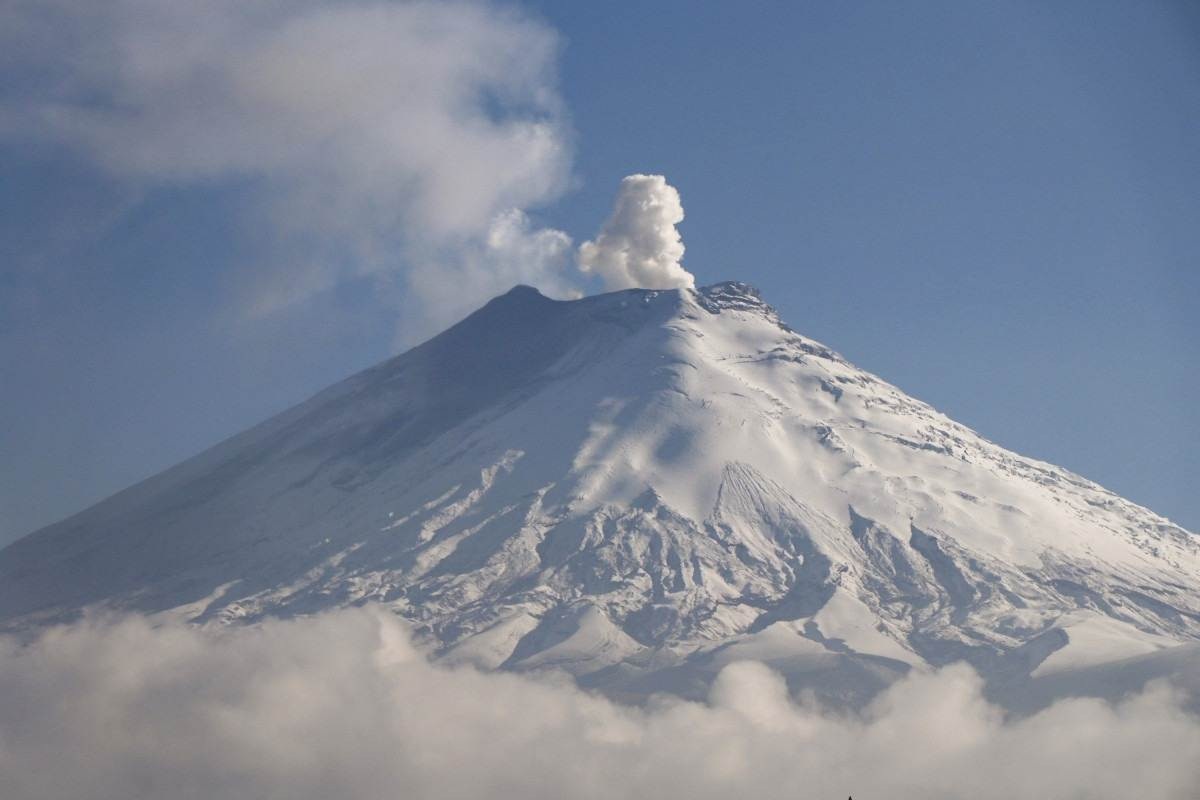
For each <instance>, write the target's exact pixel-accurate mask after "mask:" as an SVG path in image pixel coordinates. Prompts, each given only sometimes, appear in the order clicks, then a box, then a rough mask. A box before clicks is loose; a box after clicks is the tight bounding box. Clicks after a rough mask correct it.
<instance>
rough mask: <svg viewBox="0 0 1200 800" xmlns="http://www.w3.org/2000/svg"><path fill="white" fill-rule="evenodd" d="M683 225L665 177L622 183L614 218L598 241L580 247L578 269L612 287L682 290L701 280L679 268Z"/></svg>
mask: <svg viewBox="0 0 1200 800" xmlns="http://www.w3.org/2000/svg"><path fill="white" fill-rule="evenodd" d="M682 221H683V204H682V203H681V202H680V200H679V192H678V191H676V190H675V187H673V186H671V185H670V184H668V183H667V181H666V178H664V177H663V176H662V175H630V176H628V177H627V178H625V179H623V180H622V181H621V188H620V190H619V191H618V193H617V202H616V204H615V206H614V207H613V213H612V216H611V217H609V219H608V221H607V222H606V223H604V227H603V228H602V229H601V231H600V234H599V235H598V236H597V237H596V238H595V240H593V241H590V242H584V243H583V244H582V245H581V246H580V248H579V268H580V269H581V270H583V271H584V272H585V273H594V274H596V275H599V276H600V278H601V279H603V281H604V283H605V285H606V286H608V287H609V288H611V289H631V288H643V289H677V288H683V287H689V288H690V287H692V286H695V284H696V279H695V278H694V277H693V276H692V274H691V273H690V272H688V271H687V270H685V269H684V268H683V266H682V265H680V263H679V262H680V260H681V259H682V258H683V249H684V248H683V240H682V239H681V238H680V236H679V231H678V229H676V227H675V226H676V225H678V224H679V223H680V222H682Z"/></svg>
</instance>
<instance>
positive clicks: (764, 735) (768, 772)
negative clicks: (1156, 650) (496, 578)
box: [0, 609, 1200, 800]
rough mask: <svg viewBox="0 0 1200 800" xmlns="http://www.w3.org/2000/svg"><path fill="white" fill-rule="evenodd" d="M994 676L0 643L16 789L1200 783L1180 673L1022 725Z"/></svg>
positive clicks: (361, 622) (331, 630)
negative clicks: (640, 702) (632, 675)
mask: <svg viewBox="0 0 1200 800" xmlns="http://www.w3.org/2000/svg"><path fill="white" fill-rule="evenodd" d="M980 689H981V686H980V681H979V679H978V678H977V677H976V676H975V675H974V674H973V673H972V672H971V671H970V670H969V669H967V668H965V667H951V668H948V669H944V670H942V671H940V672H938V673H936V674H932V675H920V676H915V677H912V678H909V679H907V680H905V681H903V682H901V683H899V684H897V685H896V686H894V687H893V688H892V689H891V690H889V691H888V692H887V693H886V694H884V695H883V696H882V697H880V698H879V699H878V701H877V702H876V703H875V704H874V705H873V706H871V707H870V708H869V709H868V710H867V711H866V713H865V715H863V716H850V715H843V714H839V713H832V712H822V711H820V710H819V709H816V708H813V707H811V706H808V705H804V704H798V703H796V702H795V701H794V700H793V699H791V698H789V697H788V694H787V690H786V688H785V685H784V683H783V681H782V680H781V679H780V678H779V676H777V675H776V674H774V673H772V672H771V671H770V670H768V669H767V668H765V667H763V666H762V665H760V664H756V663H748V662H747V663H739V664H734V665H731V666H729V667H727V668H726V669H725V670H724V671H723V672H722V673H721V674H720V676H719V677H718V679H717V681H716V683H715V685H714V686H713V689H712V692H711V697H710V700H709V702H708V703H707V704H697V703H689V702H683V701H679V700H672V699H669V698H660V699H656V700H653V701H652V702H651V703H649V704H648V705H647V706H646V707H645V708H630V707H624V706H619V705H615V704H613V703H611V702H609V701H607V700H604V699H601V698H598V697H595V696H593V695H590V694H587V693H584V692H582V691H579V690H577V689H575V688H573V687H572V686H570V685H568V684H566V683H564V682H562V681H557V682H553V681H541V680H535V679H532V678H527V677H520V676H516V675H511V674H485V673H480V672H477V671H475V670H473V669H466V668H455V669H450V668H446V667H442V666H438V665H434V664H430V663H429V662H427V661H426V660H425V659H424V658H423V657H422V656H421V655H420V654H419V653H418V652H417V650H416V649H414V647H413V646H412V645H411V644H410V643H409V639H408V637H407V636H406V633H405V629H404V627H403V626H402V625H401V623H400V622H398V621H397V620H396V618H394V617H392V616H391V615H390V614H387V613H386V612H383V611H381V610H372V609H366V610H363V609H355V610H347V611H339V612H332V613H327V614H323V615H320V616H317V617H314V618H310V619H301V620H293V621H270V622H267V623H265V624H263V625H262V626H261V627H258V628H239V629H235V630H226V631H220V632H212V631H207V632H206V631H202V630H199V629H196V628H189V627H185V626H182V625H177V624H167V625H158V626H156V625H155V624H152V623H151V622H150V621H149V620H147V619H145V618H140V617H131V618H126V619H121V620H116V621H109V622H103V623H97V622H85V623H81V624H77V625H74V626H70V627H66V628H59V629H55V630H52V631H51V632H49V633H47V634H46V635H44V636H43V637H42V638H41V639H40V640H39V641H37V642H36V643H34V644H32V645H29V646H25V647H21V646H19V645H18V644H17V643H16V642H15V641H12V640H0V796H2V797H5V798H9V799H10V800H32V799H33V798H55V800H72V798H88V799H89V800H101V799H103V798H114V799H115V798H122V800H127V799H128V798H164V797H169V798H173V799H179V798H206V799H212V798H245V797H287V798H293V799H300V800H303V798H314V799H315V798H321V799H322V800H326V799H327V798H330V797H338V798H346V799H347V800H354V799H355V798H379V797H406V798H413V799H414V800H417V799H419V798H429V799H430V800H433V799H434V798H439V799H440V798H447V797H455V798H546V799H547V800H549V799H550V798H555V799H556V800H570V799H572V798H578V799H579V800H600V798H603V799H604V800H614V799H616V798H629V799H630V800H632V799H633V798H644V797H660V798H665V799H667V800H670V799H671V798H678V800H685V798H686V800H704V798H713V799H714V800H717V799H718V798H719V799H720V800H727V798H729V797H742V796H758V797H764V798H781V799H782V798H787V799H788V800H795V799H796V798H841V797H845V796H847V795H849V794H851V793H853V795H854V796H855V797H857V798H860V800H863V799H864V798H865V799H866V800H871V799H872V798H888V800H907V799H909V798H911V799H912V800H917V798H920V799H921V800H929V799H930V798H961V797H970V798H972V799H973V800H989V799H990V798H996V800H999V799H1000V798H1004V799H1005V800H1009V798H1012V797H1038V798H1045V799H1047V800H1049V799H1051V798H1084V797H1086V798H1114V800H1115V799H1116V798H1122V800H1124V798H1129V797H1139V798H1147V799H1148V800H1154V799H1155V798H1164V800H1165V798H1172V800H1174V798H1178V797H1184V796H1191V795H1193V794H1194V793H1195V789H1196V786H1197V783H1198V782H1200V721H1198V720H1197V719H1196V718H1194V717H1190V716H1188V715H1187V714H1185V713H1184V712H1182V711H1180V710H1179V708H1178V706H1177V704H1176V702H1175V698H1174V697H1173V696H1172V694H1171V693H1170V692H1169V691H1168V690H1167V689H1165V688H1164V687H1159V688H1155V689H1151V690H1150V691H1148V692H1147V693H1145V694H1142V695H1140V696H1138V697H1134V698H1132V699H1130V700H1128V701H1127V702H1125V703H1123V704H1121V705H1118V706H1115V707H1114V706H1110V705H1106V704H1104V703H1102V702H1100V701H1092V700H1070V701H1063V702H1060V703H1058V704H1056V705H1054V706H1052V707H1051V708H1049V709H1047V710H1045V711H1043V712H1041V713H1039V714H1037V715H1035V716H1032V717H1028V718H1025V719H1022V720H1017V721H1005V720H1004V719H1003V717H1002V715H1001V714H1000V712H999V711H998V710H997V709H996V708H994V707H992V706H990V705H988V704H987V703H986V702H985V701H984V700H983V699H982V696H981V693H980Z"/></svg>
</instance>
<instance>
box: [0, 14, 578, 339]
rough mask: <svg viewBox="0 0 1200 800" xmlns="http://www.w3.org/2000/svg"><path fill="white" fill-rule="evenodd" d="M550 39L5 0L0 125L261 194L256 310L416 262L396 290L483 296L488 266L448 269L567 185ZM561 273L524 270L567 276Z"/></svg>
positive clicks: (116, 172) (451, 28)
mask: <svg viewBox="0 0 1200 800" xmlns="http://www.w3.org/2000/svg"><path fill="white" fill-rule="evenodd" d="M559 47H560V43H559V39H558V36H557V35H556V33H555V32H554V31H553V30H552V29H550V28H549V27H548V26H546V25H545V24H543V23H541V22H538V21H536V20H534V19H532V18H530V17H529V16H527V15H523V14H521V13H519V12H518V11H517V10H515V9H513V8H511V7H509V6H503V7H501V6H497V5H493V4H489V3H487V2H422V1H421V0H417V1H415V2H387V1H384V0H255V2H244V0H206V2H192V1H191V0H111V2H104V3H78V2H74V1H73V0H5V2H3V3H2V4H0V68H2V69H3V70H4V71H5V73H6V75H7V76H8V80H7V81H6V84H5V86H4V87H3V88H2V89H0V136H4V137H5V138H7V139H9V140H10V141H12V140H17V141H34V142H38V143H40V145H43V146H44V145H45V144H47V143H50V144H54V145H57V146H61V147H64V148H67V149H69V150H70V151H72V152H74V153H76V154H77V155H79V156H81V157H82V158H84V159H85V160H87V161H89V162H90V163H91V164H93V165H94V166H95V167H96V168H97V169H100V170H103V171H105V172H106V173H107V174H109V175H111V176H112V177H113V178H114V179H116V180H118V181H124V182H128V183H136V184H139V185H142V186H147V187H151V188H153V187H158V186H171V187H191V186H198V185H212V184H214V183H216V184H221V183H228V184H229V185H230V186H236V187H237V188H238V191H239V192H241V193H243V196H246V195H249V196H252V197H253V198H255V202H254V203H253V204H252V207H253V209H254V211H253V212H252V213H249V214H248V216H247V218H246V227H247V229H248V230H251V231H252V237H253V238H254V239H255V241H256V242H258V243H259V244H260V245H261V246H262V248H263V249H264V250H266V251H268V253H267V257H265V258H263V259H262V260H263V261H264V262H266V264H265V266H260V267H259V268H258V269H257V270H256V274H255V275H253V276H249V277H247V278H246V279H245V280H244V281H242V283H243V284H244V285H245V286H247V287H250V288H252V289H253V294H254V296H252V297H250V298H248V301H247V305H248V307H249V308H250V309H251V310H252V311H254V312H256V313H266V312H270V311H274V310H278V309H280V308H282V307H286V306H288V305H294V304H296V303H299V302H303V301H304V300H306V299H308V298H310V297H311V296H312V295H313V294H315V293H319V292H322V291H325V290H327V289H329V288H331V287H332V286H334V285H336V284H337V283H339V282H340V281H344V280H348V279H356V278H363V277H367V278H372V277H374V278H377V279H379V281H380V283H381V285H385V286H386V285H390V284H394V283H396V282H397V279H398V278H399V280H400V282H401V283H403V281H404V279H405V277H406V276H407V275H409V274H411V273H410V272H409V270H410V269H413V268H417V269H420V270H422V271H423V273H424V274H422V276H421V277H420V279H419V280H417V281H415V283H414V286H412V287H409V288H410V291H416V292H417V293H418V294H419V295H420V294H421V293H428V292H429V288H428V287H430V286H431V285H433V282H431V281H430V280H429V276H428V273H430V272H433V271H436V269H437V268H439V267H445V268H446V269H447V270H448V271H449V272H450V273H451V274H448V275H447V278H446V280H445V281H444V283H447V284H451V285H453V288H454V292H455V297H456V298H463V297H467V298H469V299H470V301H471V303H473V304H478V303H479V302H481V301H482V300H484V299H486V298H487V297H489V296H490V295H489V293H490V292H492V284H494V281H493V282H481V283H474V282H472V281H469V280H468V281H464V280H462V278H463V277H464V276H463V275H462V274H456V273H455V271H456V270H458V271H465V272H466V273H467V277H470V276H472V275H475V274H481V273H480V269H482V268H483V267H486V265H482V264H480V265H475V264H472V263H468V262H470V260H471V259H473V258H475V257H476V255H477V254H478V253H479V252H480V251H481V250H486V251H488V252H489V253H492V252H493V251H495V250H496V245H495V244H494V243H493V242H491V241H490V239H489V237H490V236H491V233H490V232H491V231H492V230H494V226H495V225H496V224H499V225H501V226H503V225H505V224H507V223H506V222H505V220H507V219H509V218H510V216H511V214H513V213H514V211H513V210H514V209H526V208H530V207H536V206H538V205H540V204H544V203H547V202H549V201H551V200H553V199H554V198H555V197H557V196H558V195H559V194H560V193H561V191H562V190H563V189H564V188H565V187H566V185H567V182H568V179H569V175H570V161H571V152H570V150H571V148H570V146H569V141H570V131H569V126H568V124H567V123H566V120H565V115H564V112H563V108H562V103H561V99H560V97H559V95H558V92H557V77H556V60H557V55H558V51H559ZM497 220H500V222H499V223H497V222H496V221H497ZM520 246H521V247H523V246H524V244H521V245H520ZM565 266H566V263H565V260H563V259H551V260H549V261H541V262H536V263H535V264H533V265H532V266H531V267H530V269H529V270H528V271H529V272H533V273H535V274H533V275H531V276H527V277H529V278H530V279H531V280H541V279H544V280H545V281H546V282H547V283H551V284H554V283H561V282H563V281H564V280H565V278H564V277H563V275H562V274H560V272H562V271H563V270H564V269H565ZM538 270H541V272H538ZM442 288H443V287H441V286H438V287H437V291H435V292H433V293H432V294H426V295H425V296H423V297H418V298H416V300H418V301H419V302H420V303H421V304H423V305H424V306H425V309H424V311H425V314H426V315H427V316H428V317H429V318H430V319H432V320H434V321H435V322H437V323H439V324H440V323H443V322H446V321H448V316H449V315H450V314H452V313H456V312H454V311H452V310H451V309H444V308H439V307H437V306H436V303H437V302H438V298H439V297H441V296H442V291H441V290H442ZM506 288H507V287H506ZM395 294H396V295H398V294H399V293H395ZM395 299H396V298H395V297H390V298H389V300H395Z"/></svg>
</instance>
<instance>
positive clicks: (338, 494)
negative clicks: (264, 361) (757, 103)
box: [0, 283, 1200, 702]
mask: <svg viewBox="0 0 1200 800" xmlns="http://www.w3.org/2000/svg"><path fill="white" fill-rule="evenodd" d="M366 601H375V602H379V603H384V604H386V605H388V606H390V607H391V608H393V609H394V610H395V611H396V612H397V613H399V614H401V615H403V616H404V617H406V618H408V619H410V620H412V621H413V623H414V624H415V626H416V627H417V629H418V630H419V631H421V632H422V634H423V635H424V636H425V638H426V641H427V642H428V643H429V645H430V646H431V647H432V648H434V649H435V650H436V652H437V653H438V654H439V655H440V657H442V658H444V659H446V660H449V661H460V662H471V663H475V664H478V665H482V666H484V667H488V668H498V667H504V668H512V669H563V670H567V671H569V672H571V673H572V674H574V675H575V676H576V677H577V678H578V679H579V680H580V682H581V683H583V684H584V685H590V686H597V687H601V688H604V689H606V690H608V691H611V692H614V693H618V694H620V693H629V694H631V695H641V694H644V693H646V692H649V691H654V690H661V689H666V690H670V691H676V692H680V693H684V694H690V693H694V692H697V691H700V690H701V689H702V688H703V686H704V685H705V683H706V681H707V679H708V678H709V677H710V676H711V675H712V674H714V673H715V672H716V670H718V669H719V668H720V666H721V665H723V664H724V663H728V662H729V661H731V660H736V659H739V658H757V659H760V660H764V661H766V662H768V663H770V664H772V665H773V666H775V667H777V668H779V669H781V670H783V671H784V672H785V673H786V674H787V675H788V676H789V679H790V681H791V682H792V684H793V686H794V687H797V688H799V687H809V688H813V689H815V690H816V691H818V692H819V693H821V694H823V695H824V696H826V697H829V698H832V699H835V700H842V701H847V702H857V701H858V700H861V699H862V698H863V697H865V696H868V695H869V694H870V693H871V692H873V691H874V690H876V689H878V688H879V687H881V686H884V685H886V684H887V683H889V682H890V681H891V680H894V679H895V678H896V677H897V676H898V675H901V674H903V673H904V672H905V671H907V670H909V669H912V668H917V669H924V668H927V667H930V666H938V665H941V664H945V663H949V662H951V661H956V660H963V659H965V660H967V661H969V662H970V663H972V664H973V665H975V666H976V667H977V668H978V669H980V671H981V672H983V673H984V675H985V676H986V677H987V678H988V679H989V681H990V683H991V686H992V687H993V691H994V692H995V693H996V694H997V695H998V696H999V695H1003V694H1004V693H1005V692H1006V691H1007V692H1009V693H1010V694H1011V693H1013V692H1017V694H1019V690H1018V689H1015V688H1014V687H1020V686H1023V685H1027V684H1030V683H1031V682H1038V681H1040V683H1039V684H1038V685H1041V686H1051V685H1057V684H1056V683H1055V682H1056V681H1057V682H1058V684H1064V685H1066V684H1070V680H1069V678H1066V677H1064V676H1070V675H1073V674H1084V673H1087V674H1094V673H1096V670H1098V669H1102V668H1105V667H1106V666H1107V665H1112V664H1120V663H1137V664H1146V663H1149V662H1148V661H1147V659H1149V660H1150V662H1154V663H1158V662H1159V661H1162V660H1163V659H1166V660H1167V662H1171V663H1174V662H1173V661H1171V659H1174V660H1175V661H1180V660H1182V661H1185V662H1186V661H1187V659H1181V658H1180V657H1178V656H1177V655H1176V654H1177V653H1194V646H1193V647H1189V645H1190V643H1194V642H1196V641H1197V640H1200V538H1198V537H1196V536H1195V535H1193V534H1191V533H1189V532H1187V531H1185V530H1183V529H1181V528H1179V527H1178V526H1175V525H1173V524H1171V523H1170V522H1169V521H1167V520H1166V519H1163V518H1162V517H1159V516H1157V515H1155V514H1153V513H1151V512H1150V511H1147V510H1146V509H1143V508H1141V507H1139V506H1136V505H1134V504H1133V503H1130V502H1127V501H1125V500H1123V499H1121V498H1120V497H1117V496H1115V495H1113V494H1112V493H1110V492H1107V491H1105V490H1104V489H1102V488H1101V487H1099V486H1097V485H1095V484H1093V483H1090V482H1089V481H1086V480H1084V479H1082V478H1080V477H1078V476H1076V475H1073V474H1071V473H1069V472H1067V471H1065V470H1062V469H1059V468H1057V467H1054V466H1051V465H1049V464H1045V463H1041V462H1038V461H1034V460H1031V459H1027V458H1022V457H1021V456H1018V455H1015V454H1013V453H1011V452H1009V451H1006V450H1004V449H1002V448H1000V447H998V446H996V445H994V444H992V443H990V442H988V441H986V440H985V439H983V438H981V437H980V436H979V435H978V434H976V433H974V432H973V431H971V430H969V429H967V428H965V427H963V426H961V425H959V424H957V423H955V422H953V421H951V420H950V419H948V418H946V417H945V416H943V415H941V414H939V413H938V412H936V411H934V410H933V409H932V408H930V407H929V406H927V405H925V404H924V403H921V402H919V401H917V400H914V399H913V398H911V397H909V396H907V395H905V394H904V393H903V392H901V391H899V390H898V389H896V388H895V387H893V386H890V385H889V384H887V383H885V382H884V381H882V380H880V379H878V378H876V377H874V376H872V375H870V374H867V373H865V372H863V371H862V370H859V369H857V368H855V367H854V366H852V365H851V364H849V363H847V362H846V361H845V360H843V359H842V358H841V357H840V356H838V355H837V354H836V353H834V352H833V351H831V350H829V349H828V348H826V347H824V346H823V345H821V344H818V343H816V342H814V341H812V340H809V339H807V338H805V337H803V336H801V335H799V334H797V333H795V332H793V331H791V330H790V329H789V328H787V327H786V326H784V325H783V324H782V323H781V322H780V321H779V319H778V318H777V316H776V314H775V312H774V311H773V310H772V309H771V308H770V307H769V306H767V305H766V304H765V303H764V302H763V301H762V300H761V299H760V298H759V296H758V294H757V292H756V291H755V290H753V289H752V288H751V287H748V286H746V285H744V284H736V283H727V284H718V285H716V286H712V287H708V288H706V289H701V290H699V291H692V290H672V291H661V292H654V291H644V290H631V291H624V292H616V293H612V294H606V295H600V296H597V297H591V298H586V299H583V300H578V301H572V302H558V301H552V300H549V299H547V298H545V297H543V296H542V295H540V294H538V293H537V292H536V291H535V290H533V289H529V288H527V287H518V288H516V289H514V290H512V291H511V292H509V293H508V294H506V295H504V296H502V297H499V298H497V299H496V300H493V301H492V302H491V303H489V304H488V305H487V306H485V307H484V308H483V309H481V310H480V311H478V312H476V313H475V314H474V315H472V316H471V317H468V318H467V319H466V320H464V321H463V322H461V323H460V324H458V325H457V326H455V327H453V328H451V329H450V330H448V331H446V332H445V333H443V334H441V335H440V336H438V337H436V338H434V339H432V340H431V341H429V342H427V343H425V344H424V345H421V346H420V347H417V348H415V349H414V350H412V351H410V352H408V353H405V354H404V355H401V356H399V357H397V358H395V359H392V360H390V361H388V362H386V363H384V364H382V365H380V366H378V367H375V368H373V369H371V370H368V371H366V372H364V373H362V374H360V375H357V376H355V377H353V378H351V379H349V380H347V381H345V382H343V383H341V384H338V385H337V386H334V387H332V388H331V389H328V390H326V391H325V392H323V393H321V394H319V395H317V396H316V397H314V398H313V399H311V400H309V401H308V402H306V403H304V404H302V405H300V406H298V407H296V408H294V409H292V410H290V411H288V412H286V413H284V414H282V415H280V416H278V417H276V418H274V419H272V420H269V421H268V422H266V423H264V424H262V425H260V426H258V427H256V428H254V429H252V430H250V431H248V432H246V433H244V434H242V435H240V436H238V437H235V438H233V439H231V440H229V441H227V442H225V443H223V444H221V445H219V446H217V447H215V448H213V449H212V450H209V451H207V452H205V453H203V454H201V455H200V456H197V457H196V458H194V459H191V460H189V461H187V462H185V463H183V464H181V465H179V466H177V467H175V468H173V469H171V470H168V471H167V472H164V473H162V474H161V475H159V476H157V477H155V478H152V479H150V480H148V481H146V482H144V483H142V484H139V485H137V486H135V487H133V488H131V489H129V490H127V491H125V492H122V493H120V494H118V495H116V496H114V497H112V498H110V499H109V500H106V501H104V502H103V503H100V504H98V505H96V506H94V507H93V508H91V509H89V510H87V511H85V512H83V513H81V514H79V515H77V516H75V517H72V518H70V519H68V520H66V521H64V522H61V523H59V524H57V525H53V526H51V527H49V528H46V529H44V530H42V531H39V532H37V533H35V534H33V535H31V536H29V537H27V538H25V539H23V540H21V541H19V542H17V543H15V544H13V545H11V546H10V547H8V548H7V549H5V550H3V551H2V552H0V619H3V620H4V623H3V624H4V625H6V626H7V627H8V628H9V629H20V628H26V629H27V628H29V627H31V626H36V625H40V624H43V623H45V622H47V621H51V620H58V619H64V618H69V617H71V616H72V615H74V614H76V613H77V612H78V611H80V610H81V609H84V608H87V607H116V608H132V609H137V610H141V611H146V612H151V613H164V614H171V615H174V616H181V617H183V618H186V619H190V620H194V621H196V622H198V623H212V624H217V623H234V622H249V621H254V620H257V619H261V618H262V617H263V616H264V615H291V614H306V613H310V612H314V611H317V610H320V609H323V608H327V607H330V606H339V605H346V604H353V603H361V602H366ZM1180 647H1183V648H1185V649H1184V650H1177V649H1176V648H1180ZM1156 659H1157V661H1156ZM1164 663H1166V662H1164ZM1142 671H1143V672H1145V670H1144V669H1143V670H1142ZM1151 671H1153V670H1151ZM1110 672H1111V670H1110ZM1105 674H1106V675H1107V674H1109V673H1105ZM1056 676H1057V677H1056Z"/></svg>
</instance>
